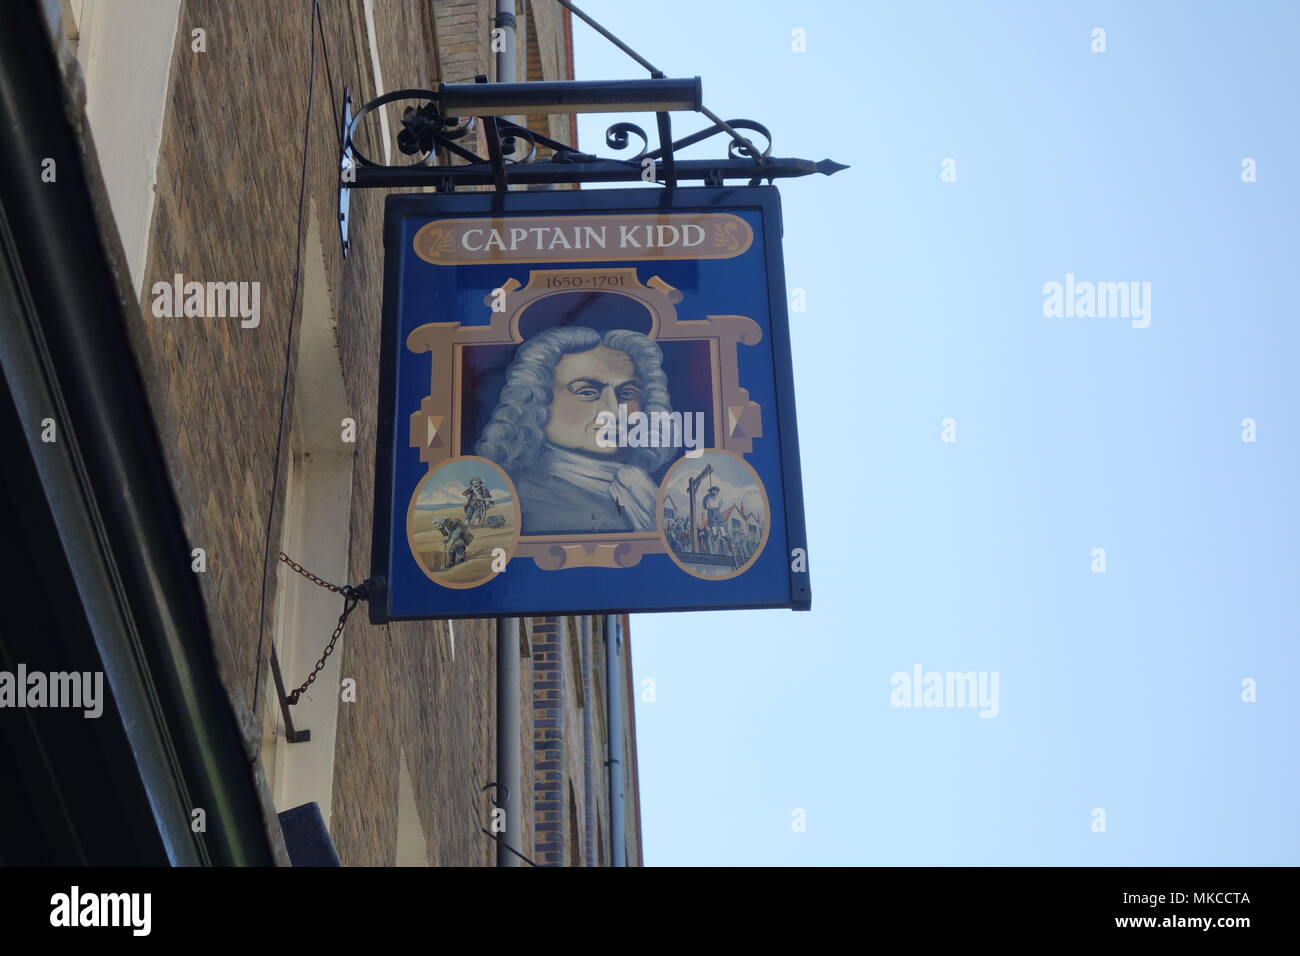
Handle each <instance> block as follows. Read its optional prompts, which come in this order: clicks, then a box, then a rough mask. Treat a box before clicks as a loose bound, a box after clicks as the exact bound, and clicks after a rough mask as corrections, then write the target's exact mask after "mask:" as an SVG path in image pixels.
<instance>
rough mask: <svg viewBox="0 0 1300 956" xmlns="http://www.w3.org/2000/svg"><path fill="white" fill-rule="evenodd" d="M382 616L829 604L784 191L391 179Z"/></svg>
mask: <svg viewBox="0 0 1300 956" xmlns="http://www.w3.org/2000/svg"><path fill="white" fill-rule="evenodd" d="M384 255H385V276H384V320H383V331H382V342H381V355H380V386H379V415H378V423H379V436H378V442H377V445H378V450H377V464H376V476H375V489H376V491H375V523H374V541H373V558H372V572H371V573H372V574H373V575H382V576H383V577H384V578H385V580H386V587H385V589H384V590H383V591H382V592H380V593H378V594H376V595H374V596H372V598H371V599H370V602H369V605H370V615H371V620H372V621H373V622H375V623H382V622H384V621H397V620H413V619H422V618H456V617H514V616H534V615H543V614H585V613H615V612H642V611H684V610H714V609H727V608H766V607H785V608H794V609H801V610H806V609H807V608H808V607H809V605H810V600H811V589H810V586H809V582H808V565H807V542H806V540H805V537H804V514H803V497H802V491H801V486H800V475H799V450H798V438H797V435H796V425H795V412H794V395H793V391H792V384H791V378H792V375H791V366H790V337H789V329H788V326H787V317H786V297H785V281H784V276H783V271H782V268H783V267H782V262H781V213H780V201H779V197H778V195H777V192H776V190H775V189H774V188H772V187H762V186H752V187H745V188H714V187H703V188H683V189H675V190H664V189H658V188H655V189H603V190H582V191H579V190H553V191H544V192H543V191H537V192H508V193H458V194H436V195H435V194H425V195H401V196H390V197H389V198H388V200H387V205H386V207H385V213H384Z"/></svg>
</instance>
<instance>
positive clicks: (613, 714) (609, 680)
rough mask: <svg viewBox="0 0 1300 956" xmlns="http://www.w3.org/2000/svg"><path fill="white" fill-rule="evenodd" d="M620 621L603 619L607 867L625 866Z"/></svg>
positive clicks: (613, 616)
mask: <svg viewBox="0 0 1300 956" xmlns="http://www.w3.org/2000/svg"><path fill="white" fill-rule="evenodd" d="M622 656H623V618H622V617H621V616H620V615H617V614H606V615H605V717H606V720H605V726H606V727H607V728H608V730H609V734H608V737H609V760H608V761H607V766H608V767H609V846H610V852H609V856H610V865H611V866H627V846H626V844H625V841H624V838H623V680H622V671H623V668H622V663H621V662H622Z"/></svg>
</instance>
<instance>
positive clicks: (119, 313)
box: [0, 0, 274, 865]
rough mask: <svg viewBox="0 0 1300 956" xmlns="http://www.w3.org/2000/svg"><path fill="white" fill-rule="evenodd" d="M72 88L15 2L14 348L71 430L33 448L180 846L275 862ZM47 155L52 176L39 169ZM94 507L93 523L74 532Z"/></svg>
mask: <svg viewBox="0 0 1300 956" xmlns="http://www.w3.org/2000/svg"><path fill="white" fill-rule="evenodd" d="M56 9H57V7H56ZM65 97H66V94H65V91H64V87H63V83H62V80H61V75H60V70H59V67H58V63H57V60H56V57H55V54H54V50H53V47H52V45H51V40H50V36H49V33H48V28H47V25H46V21H45V19H44V16H43V14H42V11H41V4H40V2H39V0H5V2H4V3H0V157H3V158H4V160H5V163H6V168H7V171H6V174H5V175H4V176H2V177H0V222H2V223H3V230H2V232H3V234H4V235H3V236H2V237H0V238H2V239H3V244H4V246H5V248H4V249H3V254H4V255H5V257H6V259H7V263H8V267H9V270H10V271H11V273H12V274H13V275H16V276H17V282H18V284H19V285H20V287H21V288H20V290H19V291H20V294H21V295H20V298H21V300H22V303H23V304H22V306H21V307H20V308H9V307H6V309H5V314H4V316H3V322H4V323H5V329H4V339H5V341H4V345H5V348H4V349H3V354H0V362H2V363H3V365H4V371H5V377H6V379H7V381H8V383H9V387H10V389H11V390H12V391H13V392H14V394H15V402H16V404H17V405H18V406H19V408H20V410H24V411H28V414H30V411H31V410H37V409H41V408H51V407H53V408H56V409H57V410H58V411H57V414H56V415H55V416H54V417H57V418H58V426H59V429H60V430H59V441H58V442H56V443H53V444H44V445H43V446H42V444H41V443H39V439H38V438H37V434H38V433H39V428H40V426H39V421H31V422H28V423H27V424H28V430H27V437H28V442H29V447H30V448H31V450H32V454H33V456H34V457H36V458H37V459H38V461H39V460H40V459H42V457H44V458H45V459H47V460H46V461H45V463H44V465H43V466H42V471H43V474H42V478H43V483H44V490H45V494H46V497H47V499H48V502H49V505H50V507H51V509H52V511H53V512H54V515H55V519H56V522H57V524H58V527H59V534H60V538H61V539H62V543H63V549H64V552H65V554H66V555H67V559H68V563H69V565H71V567H72V569H73V574H74V576H75V577H76V579H77V586H78V591H79V593H80V595H81V599H82V601H83V602H84V603H85V604H86V610H87V617H88V618H89V619H90V621H91V623H92V627H93V630H94V638H95V643H96V644H97V646H98V647H99V651H100V654H101V656H102V657H103V659H104V661H105V665H106V670H107V671H108V673H107V677H108V681H109V683H110V685H111V688H112V693H113V697H114V699H115V701H116V704H117V706H118V708H119V709H120V710H121V711H122V714H123V722H124V724H125V726H126V727H127V733H128V736H129V737H130V740H131V745H132V749H133V751H134V755H135V760H136V762H137V764H138V765H139V772H140V776H141V778H142V779H143V780H145V781H146V784H145V785H146V788H147V789H148V791H149V799H150V802H151V804H152V806H153V811H154V815H155V819H156V822H157V825H158V828H159V831H160V832H161V833H162V835H163V839H164V842H165V843H166V844H167V845H168V855H169V858H170V859H171V860H172V862H173V863H189V862H200V863H209V864H213V865H271V864H273V862H274V857H273V854H272V850H271V844H270V838H269V837H268V834H267V830H266V826H265V823H264V818H263V815H262V809H261V803H260V801H259V798H258V793H257V790H256V787H255V784H254V782H253V776H252V769H251V766H250V759H251V758H250V756H249V755H248V753H247V752H246V750H245V748H244V743H243V738H242V735H241V733H240V730H239V726H238V723H237V721H236V719H235V714H234V712H233V710H232V709H231V705H230V701H229V699H228V698H227V696H226V693H225V691H224V689H223V687H222V685H221V682H220V679H219V677H218V674H217V668H216V662H215V660H214V658H213V646H212V637H211V633H210V631H209V628H208V618H207V614H206V611H205V608H204V603H203V598H202V594H201V592H200V590H199V586H198V583H197V581H196V580H195V577H194V573H193V572H192V571H191V570H190V543H189V542H188V541H187V540H186V537H185V533H184V529H183V527H182V523H181V512H180V509H179V507H178V505H177V502H176V495H175V491H174V489H173V488H172V485H171V482H170V479H169V477H168V475H167V472H166V469H165V458H164V456H163V452H162V446H161V444H160V442H159V439H158V434H157V431H156V428H155V425H154V421H153V418H152V415H151V414H150V410H149V404H148V396H147V394H146V391H145V388H144V384H143V381H142V379H141V376H140V372H139V368H138V367H137V365H136V361H135V356H134V354H133V352H132V351H131V347H130V342H129V338H128V334H127V326H126V322H125V318H124V312H123V308H124V304H123V303H124V301H125V302H126V303H128V304H127V305H126V306H125V307H126V308H135V307H136V306H135V304H134V295H135V293H134V290H129V289H127V288H125V283H126V280H125V279H123V283H124V284H122V285H119V281H118V278H117V276H116V275H115V274H114V272H113V270H112V269H111V268H110V267H109V259H108V256H107V254H106V250H105V248H104V245H103V242H102V239H101V236H100V233H99V229H98V225H97V221H96V215H95V205H94V202H93V200H92V197H91V194H90V190H89V187H88V185H87V174H86V169H85V166H84V164H83V161H82V156H81V149H80V145H81V137H80V135H79V133H78V130H77V129H76V128H74V125H73V123H72V122H70V120H69V115H70V110H71V109H72V107H70V106H69V103H70V100H69V99H67V98H65ZM46 159H53V160H54V161H55V163H56V167H55V168H56V171H57V180H56V181H55V182H53V183H45V182H42V180H41V173H42V170H43V169H44V168H45V166H44V162H45V160H46ZM101 208H104V209H106V208H107V207H106V206H103V207H101ZM52 449H57V455H60V456H66V458H67V459H68V462H66V463H67V464H70V465H71V466H72V467H71V469H69V468H60V467H58V463H57V462H53V461H51V460H50V459H52V456H51V454H50V451H51V450H52ZM87 519H89V522H90V526H91V528H92V531H91V536H90V537H89V538H80V537H73V536H72V534H71V532H72V529H73V528H75V527H77V526H78V525H80V524H84V523H85V522H86V521H87ZM194 808H202V809H203V810H204V811H205V813H206V818H207V830H206V832H204V833H193V832H192V831H191V829H190V827H189V826H188V819H189V813H190V811H191V810H192V809H194ZM178 813H180V814H184V821H183V822H184V824H185V825H184V827H183V829H182V828H181V827H180V826H179V825H178V824H180V823H181V822H182V821H181V820H180V819H178Z"/></svg>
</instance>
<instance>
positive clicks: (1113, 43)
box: [574, 0, 1300, 865]
mask: <svg viewBox="0 0 1300 956" xmlns="http://www.w3.org/2000/svg"><path fill="white" fill-rule="evenodd" d="M580 5H581V6H582V7H583V9H584V10H586V11H587V12H589V13H590V14H592V15H593V16H594V17H596V18H597V19H598V20H600V21H601V22H602V23H604V24H605V25H606V26H607V27H609V28H610V29H612V30H613V31H614V32H615V33H616V34H618V35H619V36H620V37H622V38H623V39H624V40H625V41H627V42H628V43H629V44H630V45H631V46H632V47H633V48H634V49H636V50H637V51H638V52H640V53H641V54H642V55H643V56H645V57H646V58H647V59H649V60H650V61H651V62H653V63H655V64H656V65H657V66H659V67H660V68H661V69H663V70H664V71H665V72H666V73H667V74H668V75H669V76H679V75H686V76H691V75H696V74H698V75H700V76H702V77H703V82H704V95H705V102H706V103H707V104H708V105H709V107H710V108H711V109H712V110H714V111H715V112H717V113H719V114H720V115H723V116H725V117H746V118H752V119H756V120H758V121H760V122H762V123H765V124H766V125H767V126H768V127H769V128H770V129H771V130H772V132H773V137H774V141H775V142H774V150H773V152H774V153H775V154H776V155H782V156H802V157H806V158H810V159H813V160H819V159H822V158H824V157H831V158H833V159H836V160H838V161H840V162H844V163H849V164H851V166H852V168H851V169H850V170H847V171H845V172H842V173H839V174H837V175H836V176H834V177H833V178H830V179H826V178H824V177H815V178H806V179H802V180H795V181H788V182H786V183H785V184H783V185H782V186H781V191H782V196H783V201H784V204H785V257H786V280H787V284H788V286H789V287H790V288H791V289H795V288H801V289H804V290H805V291H806V296H807V311H806V312H803V313H796V314H793V315H791V326H792V335H793V349H794V366H795V381H796V394H797V400H798V408H799V430H800V438H801V445H802V458H803V470H804V497H805V502H806V508H807V513H808V525H809V547H810V564H811V572H812V585H813V603H814V609H813V611H812V612H810V613H806V614H796V613H793V612H782V611H764V612H742V611H735V612H712V613H707V614H689V615H643V616H638V617H635V618H634V619H633V622H632V638H633V645H634V652H635V657H634V664H635V672H636V678H637V680H638V681H641V680H643V679H645V678H650V679H652V680H653V681H654V687H655V700H654V701H653V702H648V701H638V704H637V726H638V748H639V757H640V774H641V804H642V812H643V816H644V841H645V859H646V862H647V864H650V865H668V864H686V865H691V864H740V865H748V864H793V865H805V864H809V865H815V864H902V865H912V864H1049V865H1051V864H1085V865H1087V864H1118V865H1127V864H1142V865H1190V864H1206V865H1220V864H1225V865H1226V864H1290V865H1294V864H1296V863H1298V862H1300V852H1297V851H1298V849H1300V833H1298V825H1297V822H1296V817H1295V814H1294V813H1293V812H1292V811H1291V808H1292V807H1294V805H1295V801H1296V797H1297V794H1296V787H1297V774H1296V764H1295V761H1296V730H1295V728H1296V726H1297V718H1298V717H1300V714H1298V713H1297V707H1296V704H1295V696H1294V688H1295V682H1296V675H1297V674H1298V673H1300V660H1298V658H1300V655H1298V654H1297V650H1296V640H1297V610H1296V600H1295V595H1296V593H1297V588H1296V581H1297V576H1298V575H1297V572H1298V571H1300V557H1298V556H1297V549H1296V548H1295V546H1294V541H1293V532H1294V530H1295V529H1296V528H1297V527H1300V522H1297V501H1296V489H1297V485H1298V484H1300V483H1298V482H1297V477H1296V472H1297V451H1296V449H1297V442H1298V441H1300V434H1297V431H1298V429H1297V410H1298V409H1300V376H1297V374H1296V371H1295V363H1296V356H1297V346H1298V345H1300V341H1298V339H1300V335H1298V334H1297V331H1296V314H1295V307H1294V303H1295V301H1296V297H1295V294H1294V283H1295V282H1296V281H1297V278H1298V276H1297V273H1298V271H1300V265H1298V263H1300V256H1298V255H1297V253H1298V252H1300V249H1298V248H1297V247H1298V245H1300V243H1298V242H1297V226H1296V219H1295V212H1296V210H1297V209H1298V208H1300V203H1298V202H1297V199H1298V198H1300V197H1298V196H1297V179H1296V169H1297V167H1298V166H1300V150H1298V149H1297V146H1298V145H1300V144H1298V142H1297V138H1298V137H1297V128H1298V126H1297V105H1296V103H1297V101H1296V96H1295V91H1296V90H1297V89H1300V76H1298V75H1297V74H1298V73H1300V58H1297V57H1296V56H1295V55H1294V54H1293V52H1292V51H1291V49H1290V44H1292V43H1293V42H1294V37H1295V36H1296V35H1297V33H1298V32H1300V22H1298V21H1300V7H1297V6H1295V5H1293V4H1287V3H1281V2H1278V3H1258V4H1226V3H1225V4H1208V3H1177V4H1175V3H1141V4H1133V3H1052V4H1035V3H1002V2H999V3H923V2H908V3H903V4H898V3H891V4H880V3H851V4H845V3H830V2H821V0H819V2H805V3H800V4H790V3H774V2H753V3H747V4H743V5H741V4H733V3H699V2H679V0H661V2H658V3H655V4H650V5H646V4H630V3H616V2H613V0H585V2H582V3H581V4H580ZM1098 27H1100V28H1102V29H1104V30H1105V42H1106V49H1105V52H1104V53H1094V52H1093V51H1092V46H1093V43H1094V40H1093V36H1092V31H1093V30H1094V28H1098ZM796 29H801V30H803V31H804V36H805V38H806V40H805V42H806V52H802V53H799V52H795V51H794V50H792V42H793V41H792V31H794V30H796ZM574 33H575V41H576V47H577V52H576V63H577V71H578V75H579V77H580V78H584V79H597V78H600V79H603V78H620V77H638V76H642V75H643V73H642V72H641V71H640V70H639V68H638V67H637V66H636V64H635V63H633V62H632V61H631V60H629V59H627V58H626V57H625V56H624V55H623V54H622V53H620V52H619V51H618V50H617V49H615V48H614V47H613V46H611V45H610V44H608V43H607V42H606V41H604V40H603V39H601V38H600V37H599V36H597V35H596V34H595V33H593V32H592V31H591V30H589V29H588V28H587V27H585V26H584V25H583V24H581V23H577V22H575V25H574ZM619 118H621V117H601V116H588V117H583V118H581V123H580V129H581V145H582V147H583V148H584V149H587V150H593V151H599V152H602V153H604V154H609V153H610V151H609V150H606V149H604V148H603V147H602V145H601V139H602V133H603V129H604V126H605V125H607V124H608V122H610V121H612V120H614V119H619ZM697 119H698V118H696V117H689V116H685V115H682V114H678V116H677V118H676V120H675V122H676V129H677V130H679V131H681V132H682V133H684V132H686V131H690V130H694V129H696V128H698V127H699V125H703V124H702V123H698V122H697ZM647 120H649V118H647ZM647 128H650V129H653V123H652V122H647ZM723 148H724V146H723V142H722V140H720V139H719V140H714V141H711V142H710V143H708V144H704V145H702V146H697V147H694V148H693V150H692V151H691V152H689V153H688V154H687V156H688V157H690V156H695V157H702V156H705V155H718V154H720V151H721V150H722V149H723ZM1244 158H1252V159H1254V160H1255V162H1256V170H1257V173H1256V175H1257V181H1256V182H1253V183H1244V182H1243V181H1242V160H1243V159H1244ZM945 159H952V160H954V161H955V170H956V181H955V182H943V181H941V172H942V171H943V170H942V167H941V164H942V163H943V161H944V160H945ZM1067 274H1072V275H1074V276H1075V277H1076V281H1085V280H1086V281H1093V282H1121V281H1122V282H1139V283H1142V282H1149V283H1150V284H1151V286H1150V288H1151V294H1150V325H1149V326H1148V327H1146V328H1135V327H1133V324H1132V322H1131V321H1130V320H1129V319H1128V318H1122V317H1121V318H1115V317H1107V318H1102V317H1079V316H1075V317H1068V318H1067V317H1048V316H1045V315H1044V310H1043V303H1044V285H1045V284H1046V283H1049V282H1053V281H1055V282H1061V283H1064V282H1065V280H1066V276H1067ZM1246 418H1251V419H1254V421H1255V423H1256V425H1255V427H1256V436H1255V437H1256V440H1255V441H1254V442H1244V441H1242V434H1243V427H1242V422H1243V419H1246ZM944 419H952V420H953V422H954V423H955V429H956V439H957V440H956V441H949V442H945V441H942V440H941V437H942V435H941V429H942V425H941V423H942V422H943V420H944ZM1096 548H1103V549H1105V560H1106V569H1105V571H1104V572H1100V573H1099V572H1096V571H1094V570H1093V566H1094V564H1095V558H1094V549H1096ZM918 664H919V665H921V666H922V667H923V668H924V670H926V671H931V670H933V671H940V672H947V671H961V672H965V671H975V672H989V673H992V672H996V673H997V674H998V675H999V688H1000V691H999V693H1000V707H999V713H998V715H997V716H996V717H995V718H993V719H984V718H981V717H980V715H979V713H978V711H977V710H974V709H969V708H965V709H963V708H929V709H927V708H901V707H894V706H891V696H890V695H891V690H892V687H891V675H893V674H894V673H895V672H899V671H903V672H908V673H910V672H911V671H912V669H913V668H914V666H915V665H918ZM1244 679H1252V680H1254V681H1255V682H1256V694H1257V700H1256V701H1255V702H1253V703H1247V702H1244V701H1243V700H1242V693H1243V691H1242V681H1243V680H1244ZM1096 809H1101V810H1104V813H1105V830H1104V832H1095V830H1094V820H1095V819H1096V817H1095V814H1094V810H1096ZM796 810H802V811H804V814H805V819H806V829H805V830H803V831H802V832H799V831H797V830H796V829H795V828H794V827H792V821H793V820H794V813H795V811H796Z"/></svg>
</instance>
